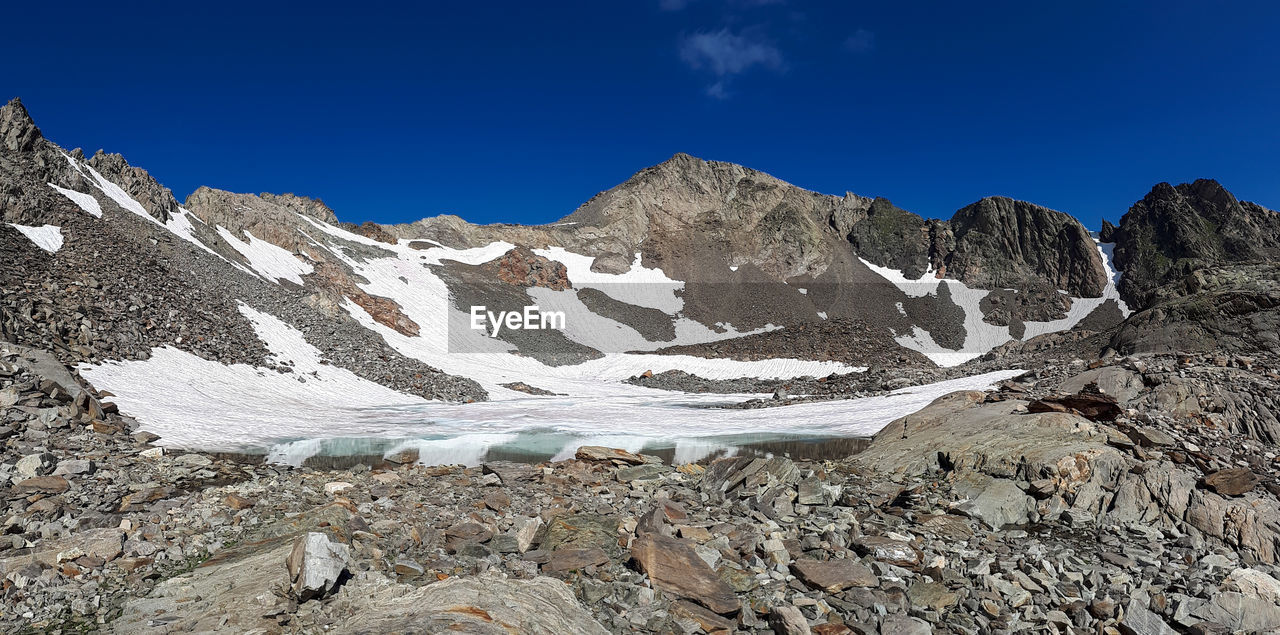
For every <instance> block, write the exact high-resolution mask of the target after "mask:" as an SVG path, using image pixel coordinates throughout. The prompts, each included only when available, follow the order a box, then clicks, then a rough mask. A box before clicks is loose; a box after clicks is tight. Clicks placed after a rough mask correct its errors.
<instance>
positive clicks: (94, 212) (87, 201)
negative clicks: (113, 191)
mask: <svg viewBox="0 0 1280 635" xmlns="http://www.w3.org/2000/svg"><path fill="white" fill-rule="evenodd" d="M49 187H51V188H53V189H55V190H58V192H59V193H61V194H62V195H63V196H65V197H67V198H69V199H71V202H72V203H75V204H76V205H78V206H79V207H80V209H82V210H84V211H85V213H87V214H89V215H90V216H93V217H94V218H102V206H101V205H98V199H96V198H94V197H92V196H90V195H88V194H84V193H81V192H77V191H75V190H69V189H67V188H65V187H58V186H57V185H54V184H52V183H50V184H49Z"/></svg>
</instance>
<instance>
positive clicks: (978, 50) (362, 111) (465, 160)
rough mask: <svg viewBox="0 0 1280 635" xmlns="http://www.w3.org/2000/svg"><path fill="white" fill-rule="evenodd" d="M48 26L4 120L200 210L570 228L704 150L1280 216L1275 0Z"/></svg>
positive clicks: (494, 9) (657, 3)
mask: <svg viewBox="0 0 1280 635" xmlns="http://www.w3.org/2000/svg"><path fill="white" fill-rule="evenodd" d="M42 4H44V5H46V6H44V7H39V6H36V5H37V3H22V4H21V5H19V6H13V7H8V8H6V14H7V15H8V16H9V22H10V26H9V27H7V28H6V29H5V37H4V38H2V39H0V52H2V53H3V54H4V59H5V64H4V72H3V73H2V74H0V88H2V89H3V93H4V97H5V98H7V97H9V96H14V95H18V96H21V97H22V98H23V100H24V102H25V103H26V104H27V106H28V108H29V109H30V110H31V112H32V114H33V116H34V117H35V119H36V122H37V123H38V124H39V125H40V126H41V127H42V129H43V130H44V131H45V133H46V134H47V135H48V136H49V137H50V138H51V139H53V140H54V141H55V142H57V143H59V144H61V145H63V146H65V147H67V148H72V147H83V148H85V150H86V151H87V152H92V151H93V150H95V149H97V148H104V149H106V150H108V151H113V152H120V153H122V154H124V155H125V156H126V157H127V158H128V159H129V161H130V162H132V163H133V164H135V165H140V166H142V167H144V168H146V169H148V170H149V171H150V172H151V173H152V174H153V175H155V176H156V177H157V178H158V179H159V180H160V181H161V182H162V183H164V184H165V185H167V186H169V187H170V188H172V189H173V190H174V193H175V194H176V195H177V196H178V198H179V199H180V200H181V199H182V198H185V197H186V195H187V194H188V193H190V192H191V191H192V190H193V189H195V188H196V187H198V186H200V185H209V186H212V187H218V188H222V189H228V190H233V191H241V192H244V191H248V192H261V191H272V192H286V191H291V192H295V193H298V194H304V195H309V196H316V197H320V198H322V199H324V200H325V201H326V202H327V203H329V204H330V205H331V206H332V207H333V208H334V209H335V210H337V212H338V215H339V217H340V218H342V219H343V220H348V221H354V222H359V221H364V220H377V221H381V222H405V221H411V220H415V219H418V218H421V217H423V216H430V215H435V214H439V213H456V214H459V215H461V216H462V217H464V218H466V219H468V220H471V221H475V222H498V221H510V222H526V223H532V222H549V221H552V220H554V219H557V218H559V217H561V216H564V215H565V214H568V213H569V212H571V211H572V210H573V209H574V208H575V207H577V206H578V205H579V204H580V203H582V202H583V201H585V200H587V199H588V198H590V197H591V196H592V195H593V194H595V193H596V192H598V191H600V190H604V189H607V188H609V187H612V186H613V185H616V184H617V183H619V182H621V181H623V180H625V179H626V178H627V177H628V176H630V175H631V174H632V173H634V172H635V171H637V170H639V169H641V168H643V167H645V166H648V165H652V164H655V163H659V162H661V161H663V160H665V159H666V158H668V157H670V156H671V155H672V154H674V153H676V152H688V153H690V154H693V155H695V156H700V157H703V158H707V159H716V160H723V161H732V162H735V163H741V164H744V165H747V166H749V167H753V168H757V169H760V170H764V171H766V172H769V173H772V174H774V175H775V176H778V177H779V178H782V179H785V180H787V181H790V182H792V183H795V184H797V185H800V186H803V187H806V188H809V189H813V190H817V191H821V192H827V193H832V194H842V193H844V192H845V191H853V192H855V193H858V194H861V195H864V196H884V197H887V198H889V199H891V200H892V201H893V202H894V203H896V204H898V205H899V206H901V207H904V208H906V209H910V210H912V211H915V212H917V213H920V214H922V215H925V216H932V217H944V218H945V217H949V216H950V215H951V214H952V213H953V212H954V211H955V210H956V209H958V208H960V207H962V206H964V205H966V204H968V203H970V202H972V201H974V200H977V199H978V198H980V197H982V196H986V195H994V194H1001V195H1007V196H1013V197H1015V198H1021V199H1026V200H1030V201H1034V202H1037V203H1040V204H1043V205H1047V206H1050V207H1053V208H1056V209H1061V210H1063V211H1067V212H1070V213H1073V214H1075V215H1077V216H1079V217H1080V218H1081V219H1082V220H1084V221H1085V222H1086V224H1088V225H1090V226H1091V227H1096V226H1097V224H1098V223H1099V221H1100V219H1101V218H1108V219H1111V220H1116V219H1118V218H1119V216H1120V215H1122V214H1123V213H1124V211H1125V210H1126V209H1127V208H1128V206H1129V205H1131V204H1132V203H1133V202H1134V201H1135V200H1137V199H1139V198H1141V197H1142V196H1143V195H1144V194H1145V193H1146V192H1147V191H1148V190H1149V189H1150V187H1151V186H1152V185H1153V184H1155V183H1157V182H1159V181H1170V182H1174V183H1178V182H1182V181H1188V180H1192V179H1195V178H1198V177H1212V178H1217V179H1219V180H1221V181H1222V182H1223V184H1224V185H1226V186H1227V188H1228V189H1231V190H1232V191H1233V192H1235V193H1236V195H1237V196H1239V197H1240V198H1243V199H1247V200H1254V201H1257V202H1259V203H1261V204H1263V205H1266V206H1268V207H1271V208H1273V209H1274V208H1276V207H1280V178H1278V177H1280V158H1278V156H1280V153H1278V152H1277V149H1280V44H1277V42H1280V38H1277V36H1276V34H1277V32H1280V3H1274V2H1252V1H1239V2H1228V3H1202V2H1181V1H1173V2H1150V3H1126V2H1067V3H1028V2H994V1H993V2H979V3H956V2H938V3H927V2H905V3H880V2H878V3H859V2H839V3H831V4H830V5H826V4H818V3H803V2H799V1H797V0H787V1H781V0H635V1H628V2H598V1H596V2H566V3H555V2H546V3H535V2H518V3H517V2H510V3H507V2H490V3H477V2H473V3H449V4H445V3H416V4H420V6H417V7H414V8H407V7H393V5H390V4H384V3H377V2H371V3H356V4H352V3H327V2H323V1H319V2H311V3H307V4H306V5H300V6H298V7H296V8H272V7H270V6H267V5H269V4H270V3H263V2H257V3H243V4H241V3H235V2H221V3H154V4H151V5H150V6H148V5H147V3H141V2H139V3H100V2H99V3H84V4H83V5H81V4H80V3H76V2H63V3H56V4H55V3H42ZM185 5H191V6H185ZM15 25H19V26H21V28H15Z"/></svg>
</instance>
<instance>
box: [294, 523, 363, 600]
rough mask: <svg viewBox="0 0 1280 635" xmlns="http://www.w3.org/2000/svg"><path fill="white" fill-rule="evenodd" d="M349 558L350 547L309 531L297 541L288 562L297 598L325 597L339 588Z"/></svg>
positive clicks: (316, 532)
mask: <svg viewBox="0 0 1280 635" xmlns="http://www.w3.org/2000/svg"><path fill="white" fill-rule="evenodd" d="M350 558H351V548H350V547H348V546H347V545H344V544H342V543H340V542H333V541H331V540H329V536H328V535H327V534H324V533H322V532H318V531H312V532H307V533H306V534H305V535H302V536H299V537H298V538H297V539H296V540H294V543H293V550H292V551H290V553H289V558H288V559H287V560H286V564H287V565H288V567H289V576H290V579H291V580H292V581H293V587H292V588H293V592H294V594H295V595H296V596H297V598H298V601H299V602H306V601H307V600H310V599H315V598H322V597H324V596H326V595H328V594H329V593H331V592H332V591H333V590H334V589H336V588H337V587H338V585H339V584H341V582H342V579H343V576H344V574H346V572H347V561H348V560H349V559H350Z"/></svg>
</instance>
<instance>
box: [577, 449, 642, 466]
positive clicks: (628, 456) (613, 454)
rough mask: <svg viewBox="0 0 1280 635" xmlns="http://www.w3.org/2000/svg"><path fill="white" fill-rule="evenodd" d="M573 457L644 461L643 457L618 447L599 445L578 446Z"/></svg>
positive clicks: (636, 462) (579, 458) (597, 459)
mask: <svg viewBox="0 0 1280 635" xmlns="http://www.w3.org/2000/svg"><path fill="white" fill-rule="evenodd" d="M574 457H575V458H577V459H578V460H579V461H617V462H620V463H626V464H628V465H640V464H641V463H644V457H642V456H640V455H638V454H632V453H630V452H628V451H626V450H619V449H618V448H606V447H604V446H601V445H584V446H582V447H580V448H578V451H577V452H576V453H575V454H574Z"/></svg>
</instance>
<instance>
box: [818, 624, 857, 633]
mask: <svg viewBox="0 0 1280 635" xmlns="http://www.w3.org/2000/svg"><path fill="white" fill-rule="evenodd" d="M809 630H811V631H813V635H851V634H852V633H853V631H851V630H849V627H848V626H845V625H844V624H836V623H834V622H827V623H826V624H817V625H815V626H812V627H810V629H809Z"/></svg>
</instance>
